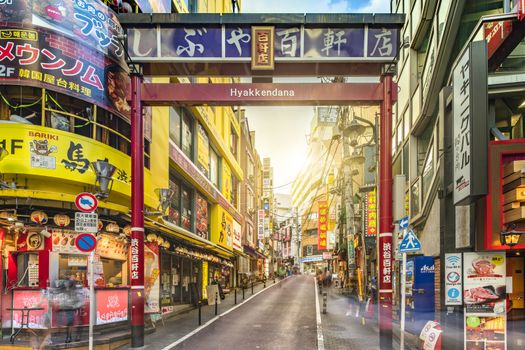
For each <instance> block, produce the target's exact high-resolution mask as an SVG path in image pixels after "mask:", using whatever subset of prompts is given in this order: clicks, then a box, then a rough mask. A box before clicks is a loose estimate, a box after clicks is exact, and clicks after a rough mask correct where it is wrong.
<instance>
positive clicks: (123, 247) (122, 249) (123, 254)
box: [97, 234, 128, 260]
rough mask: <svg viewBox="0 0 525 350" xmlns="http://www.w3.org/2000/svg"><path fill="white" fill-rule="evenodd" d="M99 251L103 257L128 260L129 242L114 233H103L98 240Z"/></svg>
mask: <svg viewBox="0 0 525 350" xmlns="http://www.w3.org/2000/svg"><path fill="white" fill-rule="evenodd" d="M97 253H98V254H99V255H100V256H101V257H102V258H108V259H115V260H127V258H128V242H127V241H125V240H121V239H118V238H117V237H115V236H113V235H108V234H101V235H100V239H99V240H98V242H97Z"/></svg>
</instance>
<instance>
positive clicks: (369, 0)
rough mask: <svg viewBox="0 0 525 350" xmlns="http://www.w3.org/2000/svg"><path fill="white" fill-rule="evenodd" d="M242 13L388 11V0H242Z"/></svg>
mask: <svg viewBox="0 0 525 350" xmlns="http://www.w3.org/2000/svg"><path fill="white" fill-rule="evenodd" d="M242 12H243V13H348V12H353V13H389V12H390V0H301V1H300V2H299V1H297V0H243V1H242Z"/></svg>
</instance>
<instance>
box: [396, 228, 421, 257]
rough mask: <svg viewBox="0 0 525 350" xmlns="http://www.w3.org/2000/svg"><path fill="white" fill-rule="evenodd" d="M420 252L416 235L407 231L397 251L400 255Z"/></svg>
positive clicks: (419, 244)
mask: <svg viewBox="0 0 525 350" xmlns="http://www.w3.org/2000/svg"><path fill="white" fill-rule="evenodd" d="M420 250H421V242H420V241H419V239H418V238H417V236H416V234H415V233H414V231H412V230H408V231H407V233H406V234H405V236H404V237H403V240H402V241H401V244H400V245H399V251H400V252H401V253H411V252H417V251H420Z"/></svg>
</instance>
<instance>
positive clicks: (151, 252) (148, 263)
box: [144, 242, 160, 313]
mask: <svg viewBox="0 0 525 350" xmlns="http://www.w3.org/2000/svg"><path fill="white" fill-rule="evenodd" d="M144 312H145V313H158V312H160V264H159V246H158V245H157V244H155V243H149V242H147V243H145V244H144Z"/></svg>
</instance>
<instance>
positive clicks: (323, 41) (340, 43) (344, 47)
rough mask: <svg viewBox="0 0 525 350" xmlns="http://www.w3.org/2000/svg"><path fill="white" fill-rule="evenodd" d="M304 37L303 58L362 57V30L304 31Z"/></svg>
mask: <svg viewBox="0 0 525 350" xmlns="http://www.w3.org/2000/svg"><path fill="white" fill-rule="evenodd" d="M304 35H305V36H304V56H305V57H311V58H317V57H363V56H364V46H365V29H364V28H314V29H305V30H304Z"/></svg>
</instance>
